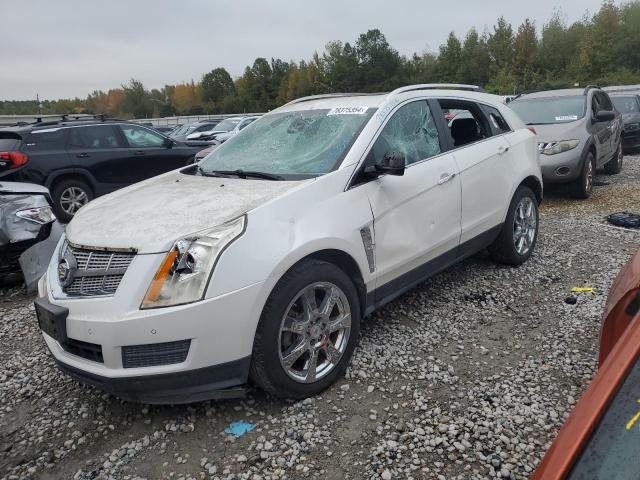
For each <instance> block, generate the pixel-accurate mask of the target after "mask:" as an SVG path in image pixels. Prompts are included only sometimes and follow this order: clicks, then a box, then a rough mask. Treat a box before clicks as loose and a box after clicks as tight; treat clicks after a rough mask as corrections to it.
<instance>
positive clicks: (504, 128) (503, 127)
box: [482, 105, 511, 135]
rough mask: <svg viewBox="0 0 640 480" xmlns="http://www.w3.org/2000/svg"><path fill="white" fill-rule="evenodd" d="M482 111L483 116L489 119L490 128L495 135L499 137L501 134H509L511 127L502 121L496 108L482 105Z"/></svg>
mask: <svg viewBox="0 0 640 480" xmlns="http://www.w3.org/2000/svg"><path fill="white" fill-rule="evenodd" d="M482 110H483V112H484V114H485V115H486V116H487V118H488V119H489V123H490V124H491V128H492V129H493V131H494V132H495V134H496V135H500V134H502V133H509V132H510V131H511V127H509V124H508V123H507V121H506V120H505V119H504V117H503V116H502V114H501V113H500V111H499V110H498V109H497V108H493V107H490V106H488V105H482Z"/></svg>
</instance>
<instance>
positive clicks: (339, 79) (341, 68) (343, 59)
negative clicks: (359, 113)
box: [321, 41, 362, 92]
mask: <svg viewBox="0 0 640 480" xmlns="http://www.w3.org/2000/svg"><path fill="white" fill-rule="evenodd" d="M321 64H322V65H323V70H324V81H325V82H326V85H327V87H328V89H329V90H330V91H332V92H357V91H358V90H360V88H361V84H362V81H361V77H362V75H361V71H360V64H359V63H358V55H357V53H356V50H355V49H354V48H353V47H352V46H351V45H350V44H349V43H345V44H344V45H343V44H342V42H339V41H332V42H329V43H327V45H326V46H325V51H324V53H323V54H322V60H321Z"/></svg>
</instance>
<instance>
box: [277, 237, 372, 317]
mask: <svg viewBox="0 0 640 480" xmlns="http://www.w3.org/2000/svg"><path fill="white" fill-rule="evenodd" d="M306 260H320V261H323V262H327V263H331V264H333V265H335V266H336V267H338V268H339V269H340V270H342V271H343V272H345V273H346V274H347V276H348V277H349V278H350V279H351V281H352V282H353V284H354V286H355V287H356V290H357V292H358V300H359V302H360V311H361V312H364V311H365V306H366V299H367V288H366V285H365V281H364V276H363V275H362V270H361V268H360V266H359V265H358V262H357V261H356V259H355V258H354V257H353V256H352V255H351V254H349V253H347V252H346V251H345V250H341V249H338V248H323V249H320V250H315V251H313V252H310V253H306V254H305V255H303V256H301V257H300V258H298V259H297V260H295V261H294V262H293V263H292V264H291V265H289V266H288V268H286V269H284V270H282V271H281V272H280V274H279V275H278V280H277V281H276V282H275V284H274V288H275V285H277V284H278V282H279V281H280V280H281V279H282V278H283V277H284V276H285V275H286V274H287V272H289V271H290V270H291V269H293V268H294V267H296V266H297V265H299V264H300V263H301V262H304V261H306ZM269 295H270V293H269Z"/></svg>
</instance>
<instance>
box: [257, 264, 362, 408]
mask: <svg viewBox="0 0 640 480" xmlns="http://www.w3.org/2000/svg"><path fill="white" fill-rule="evenodd" d="M359 327H360V305H359V302H358V295H357V291H356V288H355V286H354V284H353V282H352V281H351V279H350V278H349V277H348V276H347V275H346V274H345V273H344V272H343V271H342V270H340V269H339V268H338V267H336V266H335V265H333V264H331V263H327V262H323V261H319V260H305V261H303V262H301V263H299V264H298V265H296V266H295V267H293V268H292V269H291V270H290V271H289V272H287V273H286V274H285V275H284V277H283V278H282V279H281V280H280V281H279V282H278V284H277V285H276V287H275V288H274V290H273V292H272V293H271V295H270V296H269V299H268V300H267V303H266V305H265V307H264V310H263V312H262V316H261V318H260V323H259V324H258V329H257V331H256V336H255V340H254V345H253V354H252V359H251V372H250V376H251V379H252V380H253V382H254V383H256V384H257V385H258V386H260V387H261V388H262V389H263V390H265V391H267V392H269V393H271V394H273V395H276V396H278V397H283V398H291V399H301V398H306V397H309V396H312V395H316V394H318V393H320V392H321V391H323V390H324V389H325V388H327V387H328V386H330V385H331V384H332V383H333V382H335V380H336V379H338V378H339V377H341V376H342V375H343V374H344V372H345V370H346V368H347V365H348V364H349V360H350V358H351V355H352V354H353V350H354V349H355V346H356V342H357V339H358V332H359Z"/></svg>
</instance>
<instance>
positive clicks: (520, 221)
mask: <svg viewBox="0 0 640 480" xmlns="http://www.w3.org/2000/svg"><path fill="white" fill-rule="evenodd" d="M537 228H538V219H537V216H536V206H535V204H534V203H533V200H532V199H531V197H524V198H522V199H521V200H520V203H518V206H517V207H516V211H515V215H514V217H513V244H514V246H515V248H516V252H517V253H518V255H526V254H527V253H528V252H529V250H531V247H532V246H533V241H534V239H535V238H536V230H537Z"/></svg>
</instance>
